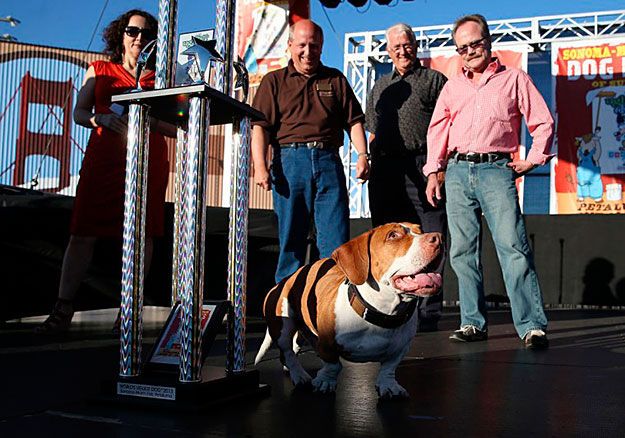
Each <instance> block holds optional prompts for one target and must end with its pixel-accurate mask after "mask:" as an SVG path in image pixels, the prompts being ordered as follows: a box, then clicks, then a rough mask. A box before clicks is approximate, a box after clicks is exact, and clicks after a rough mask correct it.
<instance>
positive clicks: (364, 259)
mask: <svg viewBox="0 0 625 438" xmlns="http://www.w3.org/2000/svg"><path fill="white" fill-rule="evenodd" d="M371 233H372V231H368V232H366V233H364V234H361V235H360V236H358V237H355V238H354V239H352V240H350V241H349V242H347V243H344V244H343V245H341V246H339V247H338V248H337V249H335V250H334V252H333V253H332V259H334V261H335V262H336V264H337V265H338V267H339V268H340V269H341V270H342V271H343V272H344V273H345V275H346V276H347V278H348V279H349V281H350V282H351V283H353V284H363V283H364V282H365V281H366V280H367V277H368V276H369V260H370V258H371V255H370V254H369V241H370V240H371Z"/></svg>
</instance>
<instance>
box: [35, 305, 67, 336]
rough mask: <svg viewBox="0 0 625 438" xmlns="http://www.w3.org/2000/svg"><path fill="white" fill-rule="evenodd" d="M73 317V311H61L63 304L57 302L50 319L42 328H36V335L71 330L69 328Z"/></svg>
mask: <svg viewBox="0 0 625 438" xmlns="http://www.w3.org/2000/svg"><path fill="white" fill-rule="evenodd" d="M70 308H71V307H70ZM73 316H74V311H73V310H70V311H69V312H68V311H63V310H61V304H60V303H58V302H57V303H56V304H55V305H54V310H52V313H51V314H50V316H48V318H47V319H46V320H45V321H44V322H43V323H42V324H41V325H40V326H37V327H35V333H38V334H46V333H60V332H65V331H67V330H69V326H70V325H71V324H72V317H73Z"/></svg>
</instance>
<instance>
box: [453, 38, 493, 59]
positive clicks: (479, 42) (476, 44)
mask: <svg viewBox="0 0 625 438" xmlns="http://www.w3.org/2000/svg"><path fill="white" fill-rule="evenodd" d="M485 39H486V37H483V38H480V39H479V40H475V41H471V42H470V43H469V44H465V45H464V46H460V47H457V48H456V52H458V54H459V55H464V54H465V53H467V51H468V50H469V47H471V48H472V49H477V48H478V47H481V46H483V45H484V40H485Z"/></svg>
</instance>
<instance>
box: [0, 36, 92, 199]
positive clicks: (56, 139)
mask: <svg viewBox="0 0 625 438" xmlns="http://www.w3.org/2000/svg"><path fill="white" fill-rule="evenodd" d="M102 58H103V56H102V54H99V53H93V52H82V51H76V50H66V49H57V48H52V47H42V46H33V45H29V44H21V43H10V42H1V43H0V183H2V184H7V185H16V186H21V187H33V188H37V189H40V190H47V191H51V192H58V193H63V194H73V193H74V190H75V187H76V183H77V181H78V172H79V170H80V164H81V162H82V157H83V154H84V150H85V147H86V145H87V140H88V137H89V133H90V130H88V129H86V128H83V127H82V126H78V125H76V124H75V123H73V121H72V110H73V106H74V104H75V102H76V96H77V93H78V89H79V88H80V86H81V84H82V80H83V76H84V73H85V71H86V68H87V66H88V65H89V63H90V62H92V61H94V60H96V59H102Z"/></svg>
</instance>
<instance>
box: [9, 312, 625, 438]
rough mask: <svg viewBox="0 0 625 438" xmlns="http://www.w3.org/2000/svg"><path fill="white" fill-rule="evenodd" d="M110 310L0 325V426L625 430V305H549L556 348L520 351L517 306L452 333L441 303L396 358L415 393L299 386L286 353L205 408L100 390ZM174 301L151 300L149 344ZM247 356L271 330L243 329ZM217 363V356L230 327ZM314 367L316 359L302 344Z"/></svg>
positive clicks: (370, 373)
mask: <svg viewBox="0 0 625 438" xmlns="http://www.w3.org/2000/svg"><path fill="white" fill-rule="evenodd" d="M114 314H115V311H113V310H107V311H95V312H89V313H85V314H82V315H80V317H81V318H80V319H81V321H80V323H78V324H75V325H74V326H73V328H72V330H71V331H70V332H69V333H68V334H66V335H64V336H56V337H44V338H42V337H37V336H35V335H33V334H32V328H33V326H34V325H35V322H34V321H33V320H32V319H31V320H21V321H19V322H9V323H5V324H4V325H2V326H0V329H1V330H0V376H1V377H0V379H1V384H0V394H1V395H2V396H1V398H0V436H2V437H14V436H35V435H44V436H80V437H88V438H95V437H116V436H123V437H143V436H145V437H160V436H190V435H193V436H194V435H198V436H208V437H297V438H302V437H308V436H315V437H324V438H325V437H335V436H336V437H339V436H340V437H382V436H388V437H403V436H410V437H416V436H434V437H439V436H440V437H445V436H462V437H500V436H501V437H508V436H512V437H516V436H519V437H534V436H539V437H547V436H549V437H578V436H592V437H622V436H624V433H625V432H624V431H625V314H624V313H623V312H616V311H609V310H550V311H548V316H549V319H550V327H549V337H550V340H551V348H550V349H549V350H548V351H543V352H531V351H525V350H524V349H523V347H522V345H521V342H520V340H519V339H518V338H517V336H516V334H515V333H514V330H513V327H512V324H511V322H510V315H509V312H507V311H505V310H499V311H493V312H491V324H490V338H489V340H488V341H487V342H483V343H478V344H466V345H458V344H451V343H450V342H448V340H447V336H448V334H449V331H451V330H452V329H454V328H456V325H457V323H458V313H457V311H454V309H446V312H445V316H444V318H443V320H442V324H441V328H442V331H439V332H434V333H423V334H418V335H417V336H416V337H415V338H414V340H413V343H412V348H411V350H410V352H409V354H408V356H407V357H406V359H405V360H404V361H403V362H402V364H401V365H400V367H399V368H398V380H399V382H400V383H401V384H402V385H403V386H404V387H405V388H406V389H407V390H408V391H409V392H410V394H411V395H412V398H411V399H410V400H408V401H391V402H379V401H378V399H377V396H376V394H375V390H374V388H373V382H374V379H375V375H376V372H377V366H376V365H374V364H364V365H351V364H348V365H347V366H345V368H344V369H343V372H342V376H341V379H340V380H339V387H338V391H337V393H336V395H333V396H324V395H318V394H312V393H308V392H305V391H293V388H292V385H291V383H290V381H289V380H288V378H287V377H286V375H285V374H284V373H283V372H282V369H281V366H280V364H279V361H278V360H277V351H276V350H271V351H270V352H269V353H268V354H267V356H266V358H267V360H265V361H263V362H262V363H261V364H260V365H259V370H260V375H261V380H262V381H263V382H265V383H268V384H269V385H270V386H271V395H270V396H268V397H266V398H260V399H251V400H239V401H236V402H231V403H227V404H221V405H219V406H216V407H213V408H211V409H210V410H205V411H202V412H199V413H194V414H191V413H180V412H171V411H166V410H158V409H146V408H143V409H142V408H129V407H125V406H119V405H110V404H102V403H99V402H97V401H94V400H96V399H97V396H98V395H99V392H100V384H101V382H102V381H103V380H106V379H110V378H112V377H114V376H115V373H116V372H117V368H118V364H117V357H118V341H117V339H116V337H115V336H114V335H113V334H111V323H112V320H113V319H114ZM165 316H166V311H165V310H163V309H159V308H151V309H149V310H147V311H146V318H145V327H146V331H145V336H144V340H145V343H146V347H145V348H144V349H145V350H146V351H148V350H149V348H148V346H147V345H148V344H150V343H153V342H154V339H155V336H156V334H157V332H158V329H159V327H160V324H161V323H162V321H164V319H165ZM248 332H249V333H248V340H249V346H248V349H249V351H250V353H249V362H250V363H251V362H252V360H253V355H254V353H255V352H256V349H257V348H258V345H259V343H260V341H261V339H262V336H263V332H264V328H263V326H262V324H261V323H260V322H259V321H255V320H252V321H250V323H249V326H248ZM214 350H215V352H212V353H211V354H212V355H211V357H210V358H209V359H208V362H210V363H211V364H217V365H222V364H223V363H224V358H223V356H222V355H221V352H222V351H223V336H222V337H219V338H218V342H217V344H216V345H215V347H214ZM300 357H301V358H302V360H303V362H304V365H305V367H306V368H308V369H310V370H313V371H316V369H317V368H318V366H319V364H318V362H317V360H316V357H315V355H314V354H313V353H312V352H310V351H309V352H305V353H304V354H302V355H300Z"/></svg>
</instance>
